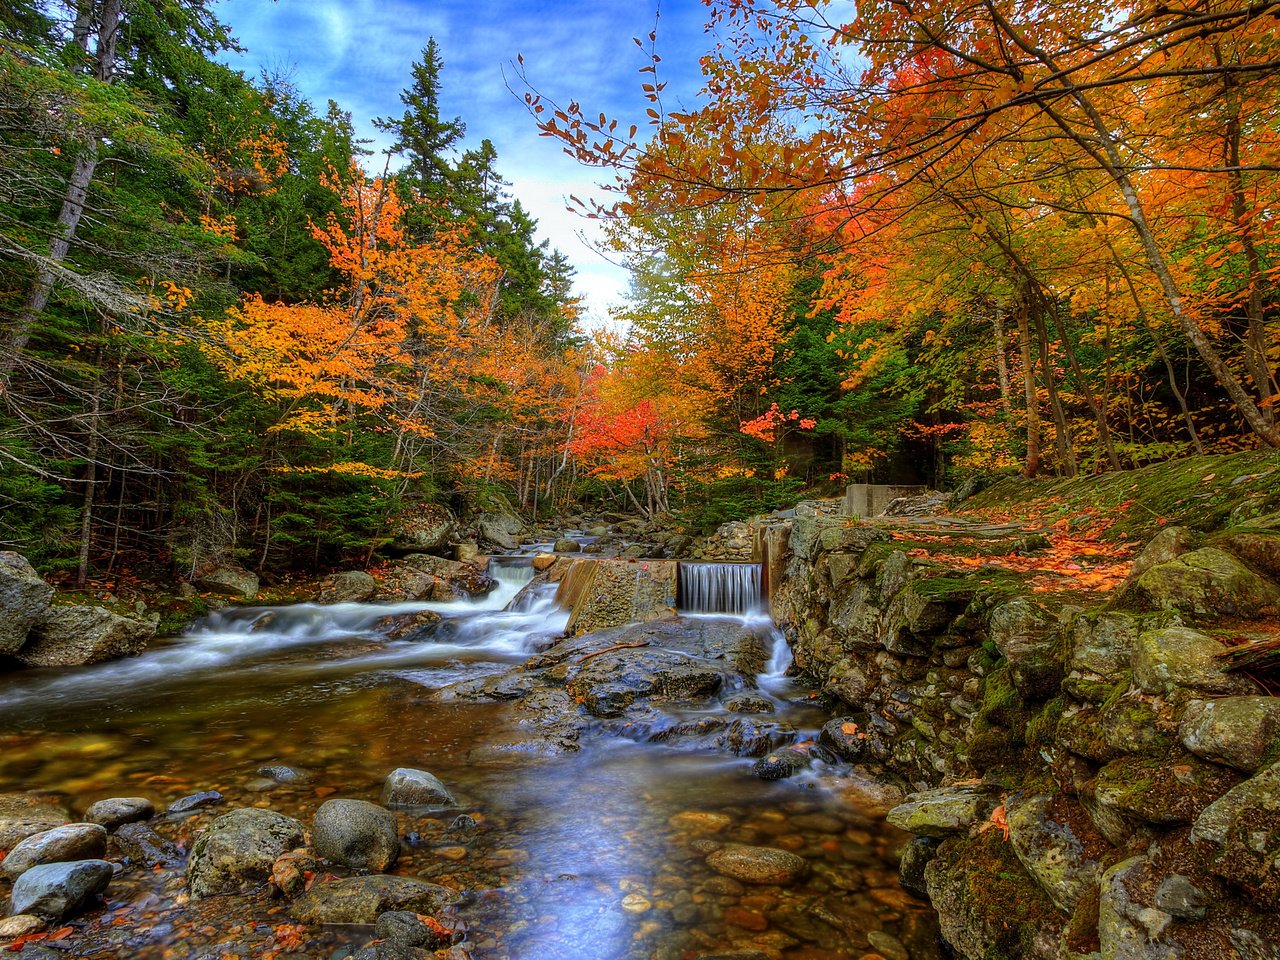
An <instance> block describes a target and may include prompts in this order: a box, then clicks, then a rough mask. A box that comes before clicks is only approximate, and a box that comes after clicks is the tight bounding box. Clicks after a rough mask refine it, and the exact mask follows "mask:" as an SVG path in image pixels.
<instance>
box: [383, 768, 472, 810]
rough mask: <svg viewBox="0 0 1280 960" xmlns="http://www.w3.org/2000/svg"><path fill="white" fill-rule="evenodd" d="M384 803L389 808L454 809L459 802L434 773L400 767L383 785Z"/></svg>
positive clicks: (392, 772)
mask: <svg viewBox="0 0 1280 960" xmlns="http://www.w3.org/2000/svg"><path fill="white" fill-rule="evenodd" d="M382 803H383V805H384V806H388V807H425V806H432V807H454V806H457V804H458V802H457V801H456V800H454V799H453V794H451V793H450V792H449V788H448V787H446V786H445V785H444V784H443V783H442V782H441V781H440V778H439V777H437V776H436V775H435V774H433V773H427V771H425V770H414V769H413V768H411V767H400V768H399V769H396V770H393V771H391V774H390V775H389V776H388V777H387V779H386V782H385V783H384V784H383V785H382Z"/></svg>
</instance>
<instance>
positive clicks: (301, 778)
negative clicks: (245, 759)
mask: <svg viewBox="0 0 1280 960" xmlns="http://www.w3.org/2000/svg"><path fill="white" fill-rule="evenodd" d="M258 773H260V774H262V776H264V777H266V778H268V779H269V780H274V781H275V782H276V783H284V784H289V785H294V784H300V783H310V782H311V781H312V780H313V779H314V778H313V777H312V776H311V774H310V773H308V772H307V771H306V770H300V769H299V768H297V767H289V766H285V765H284V764H268V765H267V766H265V767H259V768H258Z"/></svg>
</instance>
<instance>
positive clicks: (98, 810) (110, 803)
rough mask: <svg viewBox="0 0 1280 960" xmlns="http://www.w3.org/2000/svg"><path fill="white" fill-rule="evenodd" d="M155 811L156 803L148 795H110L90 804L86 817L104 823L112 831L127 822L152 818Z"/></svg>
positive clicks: (90, 820)
mask: <svg viewBox="0 0 1280 960" xmlns="http://www.w3.org/2000/svg"><path fill="white" fill-rule="evenodd" d="M155 812H156V807H155V804H153V803H152V802H151V801H150V800H148V799H147V798H146V797H110V798H108V799H106V800H98V801H95V802H94V803H91V804H89V809H87V810H86V811H85V812H84V818H85V820H87V821H89V822H90V823H100V824H102V826H104V827H105V828H106V829H107V832H108V833H111V832H113V831H114V830H116V829H117V828H118V827H122V826H124V825H125V824H126V823H137V822H138V821H141V820H150V819H151V818H152V817H153V816H155Z"/></svg>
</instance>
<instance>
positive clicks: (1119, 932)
mask: <svg viewBox="0 0 1280 960" xmlns="http://www.w3.org/2000/svg"><path fill="white" fill-rule="evenodd" d="M1148 867H1149V861H1148V860H1147V858H1146V857H1131V858H1130V859H1128V860H1124V861H1122V862H1120V863H1117V864H1116V865H1115V866H1113V867H1111V868H1110V869H1109V870H1107V871H1106V872H1105V873H1104V874H1103V875H1102V885H1101V902H1100V904H1099V909H1098V940H1099V941H1100V943H1101V946H1102V951H1101V952H1102V956H1103V957H1106V958H1108V960H1112V958H1114V960H1178V958H1180V957H1183V956H1184V955H1185V954H1184V952H1183V948H1182V945H1181V944H1179V943H1178V942H1177V941H1176V940H1174V939H1173V938H1172V937H1168V936H1165V934H1166V931H1167V930H1168V927H1169V924H1170V923H1171V922H1172V921H1173V917H1172V915H1170V914H1168V913H1166V912H1165V911H1163V910H1161V909H1159V908H1158V907H1153V906H1150V905H1148V904H1146V903H1143V902H1142V901H1141V900H1135V899H1134V896H1133V894H1132V893H1131V892H1130V889H1129V888H1130V885H1132V886H1133V887H1134V889H1137V888H1139V887H1140V886H1141V885H1142V883H1143V879H1144V876H1143V875H1144V874H1145V873H1146V871H1147V869H1148Z"/></svg>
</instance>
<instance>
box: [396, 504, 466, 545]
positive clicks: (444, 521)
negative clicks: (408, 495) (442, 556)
mask: <svg viewBox="0 0 1280 960" xmlns="http://www.w3.org/2000/svg"><path fill="white" fill-rule="evenodd" d="M391 536H392V538H393V539H394V540H395V543H396V544H397V545H399V546H404V547H409V548H412V549H415V550H423V551H426V552H428V553H432V552H435V551H438V550H443V549H445V548H446V547H448V546H449V545H450V544H451V543H453V542H454V541H455V540H457V538H458V521H457V519H456V518H455V517H454V515H453V514H452V513H450V512H449V511H448V510H446V509H445V508H444V507H441V506H439V505H437V504H434V503H419V504H413V505H412V506H410V507H406V508H405V509H404V510H403V511H402V512H401V513H400V515H399V516H398V517H396V518H395V519H394V520H393V521H392V523H391Z"/></svg>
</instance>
